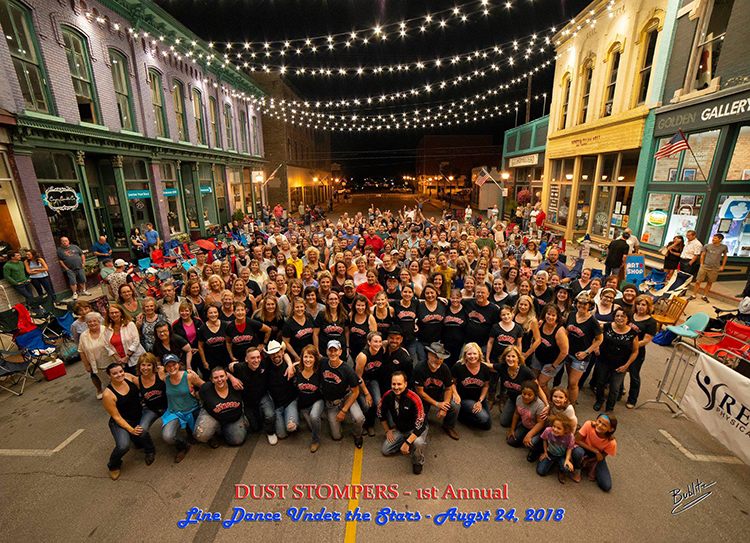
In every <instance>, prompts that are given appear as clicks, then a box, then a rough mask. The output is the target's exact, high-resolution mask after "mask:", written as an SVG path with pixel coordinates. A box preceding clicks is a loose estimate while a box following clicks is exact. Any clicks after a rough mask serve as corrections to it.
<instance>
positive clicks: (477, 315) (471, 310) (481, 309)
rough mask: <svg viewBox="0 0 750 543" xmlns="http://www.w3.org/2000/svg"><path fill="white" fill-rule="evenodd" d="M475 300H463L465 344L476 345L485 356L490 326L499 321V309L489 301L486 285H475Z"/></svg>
mask: <svg viewBox="0 0 750 543" xmlns="http://www.w3.org/2000/svg"><path fill="white" fill-rule="evenodd" d="M475 295H476V298H467V299H466V300H463V305H464V309H466V316H467V317H468V319H469V320H468V322H467V323H466V342H465V343H471V342H475V343H478V344H479V346H480V347H481V349H482V353H483V354H484V355H485V356H486V354H487V353H486V351H487V342H488V341H489V339H490V330H492V325H494V324H495V323H496V322H498V321H500V308H498V307H497V306H496V305H495V304H492V303H490V301H489V290H488V289H487V285H486V284H480V285H477V287H476V290H475Z"/></svg>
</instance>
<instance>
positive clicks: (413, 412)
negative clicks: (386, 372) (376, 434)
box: [378, 371, 427, 475]
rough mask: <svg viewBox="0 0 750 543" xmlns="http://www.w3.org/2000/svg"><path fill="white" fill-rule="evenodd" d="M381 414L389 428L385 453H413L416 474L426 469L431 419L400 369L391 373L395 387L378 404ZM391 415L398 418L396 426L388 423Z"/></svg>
mask: <svg viewBox="0 0 750 543" xmlns="http://www.w3.org/2000/svg"><path fill="white" fill-rule="evenodd" d="M378 418H379V419H380V422H381V423H382V424H383V428H384V429H385V441H384V442H383V454H384V455H385V456H391V455H394V454H396V453H397V452H398V451H399V450H400V451H401V453H402V454H409V453H411V463H412V468H413V469H414V473H415V475H419V474H420V473H422V466H423V465H424V448H425V445H426V444H427V422H426V421H425V416H424V407H423V406H422V400H420V399H419V396H417V394H416V393H415V392H413V391H411V390H407V388H406V374H405V373H404V372H402V371H397V372H394V373H393V375H392V376H391V390H389V391H388V392H386V393H385V394H384V395H383V397H382V399H381V400H380V404H378ZM389 418H390V419H391V420H392V421H393V422H394V426H395V427H396V428H395V429H393V428H391V426H390V424H389V423H388V419H389Z"/></svg>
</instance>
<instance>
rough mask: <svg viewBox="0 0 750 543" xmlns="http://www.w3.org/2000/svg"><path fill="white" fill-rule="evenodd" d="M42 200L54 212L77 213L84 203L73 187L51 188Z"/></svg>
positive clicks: (46, 191)
mask: <svg viewBox="0 0 750 543" xmlns="http://www.w3.org/2000/svg"><path fill="white" fill-rule="evenodd" d="M42 200H43V201H44V205H46V206H48V207H49V208H50V209H51V210H52V211H75V210H76V209H78V206H79V205H80V204H81V202H82V201H83V200H82V199H81V194H80V193H79V192H76V190H75V189H74V188H73V187H49V188H48V189H47V190H45V191H44V194H43V195H42Z"/></svg>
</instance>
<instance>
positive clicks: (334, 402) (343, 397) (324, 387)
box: [320, 339, 365, 449]
mask: <svg viewBox="0 0 750 543" xmlns="http://www.w3.org/2000/svg"><path fill="white" fill-rule="evenodd" d="M341 352H342V350H341V342H339V341H338V340H336V339H332V340H331V341H329V342H328V345H327V347H326V353H327V354H328V358H326V357H323V358H321V359H320V374H321V375H322V376H323V379H322V382H321V386H320V391H321V393H322V394H323V399H324V400H325V402H326V414H327V415H328V426H329V428H330V429H331V437H332V438H333V440H334V441H339V440H340V439H341V435H342V434H341V423H342V422H344V419H345V418H346V415H347V414H348V415H349V416H350V417H351V419H352V422H353V423H354V427H353V428H352V433H353V434H354V445H355V446H356V447H357V448H358V449H361V448H362V445H363V443H364V442H363V440H362V430H363V428H364V425H365V416H364V415H363V414H362V410H361V409H360V407H359V404H358V403H357V395H358V394H359V381H360V380H359V377H357V374H356V373H355V372H354V369H353V368H352V367H351V366H349V365H347V364H344V361H343V360H341Z"/></svg>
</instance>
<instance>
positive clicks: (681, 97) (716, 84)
mask: <svg viewBox="0 0 750 543" xmlns="http://www.w3.org/2000/svg"><path fill="white" fill-rule="evenodd" d="M720 87H721V77H714V78H713V79H712V80H711V83H710V84H709V85H708V87H706V88H705V89H701V90H695V91H691V92H687V93H686V92H685V89H677V90H676V91H675V92H674V96H673V97H672V99H671V100H670V101H669V103H670V104H679V103H680V102H687V101H688V100H692V99H693V98H700V97H701V96H706V95H707V94H711V93H713V92H716V91H718V90H719V88H720Z"/></svg>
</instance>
